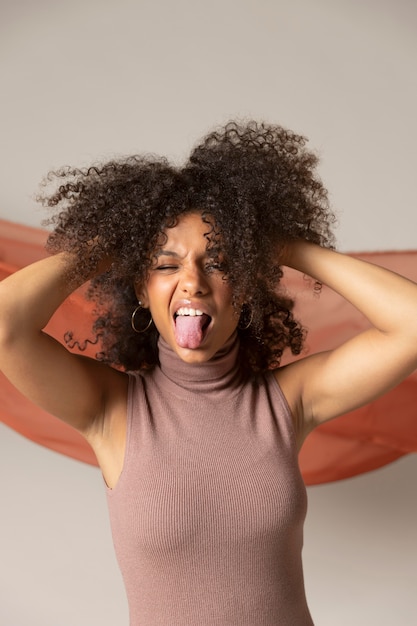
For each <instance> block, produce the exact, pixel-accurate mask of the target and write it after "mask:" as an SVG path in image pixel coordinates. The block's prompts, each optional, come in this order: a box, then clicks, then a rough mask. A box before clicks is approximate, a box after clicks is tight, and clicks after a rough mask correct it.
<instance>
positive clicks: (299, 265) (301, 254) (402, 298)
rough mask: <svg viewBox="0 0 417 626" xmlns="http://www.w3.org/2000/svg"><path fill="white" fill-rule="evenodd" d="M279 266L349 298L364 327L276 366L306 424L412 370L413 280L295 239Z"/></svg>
mask: <svg viewBox="0 0 417 626" xmlns="http://www.w3.org/2000/svg"><path fill="white" fill-rule="evenodd" d="M286 264H287V265H288V266H290V267H293V268H295V269H296V270H299V271H300V272H302V273H304V274H308V275H309V276H311V277H313V278H315V279H317V280H319V281H320V282H321V283H323V284H325V285H327V286H328V287H330V288H331V289H333V290H334V291H336V292H337V293H339V294H340V295H342V296H343V297H344V298H346V300H348V301H349V302H351V303H352V304H353V305H354V306H355V307H356V308H357V309H358V310H359V311H361V312H362V313H363V314H364V315H365V316H366V317H367V318H368V320H369V321H370V323H371V324H372V327H371V328H370V329H369V330H366V331H365V332H363V333H361V334H359V335H357V336H356V337H354V338H353V339H351V340H349V341H347V342H346V343H344V344H342V345H341V346H340V347H338V348H336V349H335V350H333V351H329V352H325V353H320V354H316V355H312V356H310V357H306V358H305V359H302V360H301V361H298V362H296V363H293V364H291V365H289V366H287V367H286V368H282V371H281V370H278V371H277V378H278V380H279V382H280V384H281V385H282V387H283V390H284V393H285V394H286V395H287V398H288V400H289V403H290V405H291V406H292V408H293V411H294V413H295V414H296V415H297V417H298V418H299V419H302V420H304V423H305V425H306V426H307V428H311V427H314V426H315V425H317V424H319V423H321V422H324V421H326V420H329V419H331V418H333V417H336V416H338V415H341V414H343V413H347V412H348V411H351V410H354V409H356V408H358V407H359V406H362V405H364V404H366V403H368V402H371V401H372V400H374V399H375V398H377V397H378V396H380V395H382V394H383V393H385V392H386V391H388V390H389V389H390V388H392V387H394V386H395V385H397V384H398V383H399V382H401V380H403V379H404V378H405V377H406V376H408V375H409V374H410V373H411V372H412V371H413V370H414V369H415V368H416V367H417V285H416V284H415V283H413V282H412V281H409V280H407V279H406V278H404V277H402V276H399V275H398V274H395V273H394V272H390V271H389V270H386V269H383V268H381V267H378V266H376V265H373V264H371V263H367V262H365V261H361V260H359V259H356V258H353V257H351V256H346V255H344V254H340V253H338V252H334V251H332V250H328V249H324V248H320V247H319V246H316V245H314V244H310V243H307V242H301V241H300V242H296V243H294V244H291V245H290V246H289V248H288V252H287V257H286Z"/></svg>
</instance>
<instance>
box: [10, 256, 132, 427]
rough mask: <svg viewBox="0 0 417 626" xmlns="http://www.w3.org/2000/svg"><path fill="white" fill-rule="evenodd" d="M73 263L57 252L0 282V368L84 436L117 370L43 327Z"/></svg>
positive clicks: (116, 377)
mask: <svg viewBox="0 0 417 626" xmlns="http://www.w3.org/2000/svg"><path fill="white" fill-rule="evenodd" d="M77 262H78V261H77V259H76V258H75V256H73V255H71V254H70V253H60V254H57V255H55V256H51V257H48V258H47V259H44V260H42V261H38V262H37V263H34V264H33V265H30V266H27V267H25V268H24V269H22V270H20V271H19V272H16V273H15V274H13V275H11V276H10V277H8V278H7V279H5V280H3V281H2V282H1V283H0V370H1V371H2V372H3V373H4V374H5V375H6V376H7V378H8V379H9V380H10V381H11V382H12V383H13V385H15V387H16V388H17V389H19V390H20V391H21V392H22V393H23V394H24V395H25V396H27V397H28V398H29V399H30V400H32V401H33V402H34V403H36V404H37V405H39V406H41V407H42V408H44V409H45V410H47V411H48V412H50V413H52V414H53V415H55V416H57V417H59V418H61V419H63V420H64V421H66V422H68V423H69V424H71V425H72V426H74V427H75V428H77V429H78V430H79V431H81V432H82V433H84V434H85V435H87V434H88V432H89V430H90V428H91V427H92V425H93V424H94V423H95V422H96V420H98V419H99V418H100V417H101V416H102V415H103V411H104V407H105V406H106V401H107V397H106V395H107V394H108V393H109V392H111V390H112V389H114V385H115V384H117V380H119V379H120V377H121V376H122V374H120V373H119V372H116V371H115V370H113V369H112V368H110V367H108V366H105V365H103V364H100V363H98V362H96V361H94V360H93V359H88V358H86V357H82V356H78V355H74V354H71V353H70V352H69V351H68V350H67V349H66V348H65V347H64V346H62V345H61V344H60V343H59V342H58V341H56V340H55V339H53V338H52V337H50V336H49V335H47V334H46V333H45V332H44V331H43V329H44V327H45V326H46V324H47V323H48V321H49V319H50V318H51V316H52V315H53V313H54V312H55V311H56V309H57V308H58V307H59V305H60V304H61V303H62V302H63V301H64V300H65V299H66V298H67V296H69V295H70V293H71V292H72V291H73V290H74V286H72V287H70V286H69V284H68V270H69V269H70V268H71V265H72V264H74V263H77Z"/></svg>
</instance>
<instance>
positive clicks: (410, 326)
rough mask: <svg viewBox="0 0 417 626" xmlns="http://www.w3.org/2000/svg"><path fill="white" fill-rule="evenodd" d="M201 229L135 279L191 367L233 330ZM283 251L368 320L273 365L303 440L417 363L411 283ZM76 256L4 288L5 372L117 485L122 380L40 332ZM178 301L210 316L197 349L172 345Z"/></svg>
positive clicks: (189, 221) (37, 268)
mask: <svg viewBox="0 0 417 626" xmlns="http://www.w3.org/2000/svg"><path fill="white" fill-rule="evenodd" d="M206 229H207V225H204V223H203V222H202V220H201V216H200V215H199V214H198V213H192V214H187V215H185V216H183V217H182V218H181V219H180V220H179V222H178V224H177V226H175V227H174V228H172V229H168V230H167V232H166V235H167V241H166V243H164V250H165V252H164V253H163V254H160V251H158V250H157V251H156V253H159V254H157V256H156V260H155V264H154V266H153V267H152V268H151V271H150V273H149V276H148V278H147V280H146V282H145V283H144V284H143V285H137V286H136V293H137V296H138V298H139V299H141V300H142V301H143V304H144V305H145V306H147V307H149V309H150V311H151V313H152V316H153V319H154V322H155V324H156V326H157V328H158V330H159V331H160V333H161V335H162V336H163V337H164V339H165V340H166V341H167V342H168V343H169V345H170V346H171V347H172V348H173V349H174V350H175V352H176V353H177V354H178V356H179V357H180V358H181V359H183V360H184V361H187V362H189V363H197V362H202V361H205V360H208V359H210V358H211V357H212V356H213V355H214V354H215V353H216V352H217V350H218V349H219V348H220V347H221V346H222V345H223V344H224V343H225V341H227V339H228V338H229V337H230V335H231V334H232V333H233V332H234V330H235V328H236V325H237V319H236V315H235V313H234V311H233V307H232V304H231V302H232V294H231V291H230V287H229V285H228V283H227V281H225V280H223V276H222V272H221V268H219V267H212V266H211V265H212V261H211V260H210V258H209V256H208V255H207V252H206V244H207V240H206V238H205V237H204V233H205V232H206ZM167 251H169V253H168V254H167ZM285 254H286V258H285V264H286V265H289V266H290V267H293V268H295V269H297V270H299V271H300V272H302V273H303V274H308V275H310V276H312V277H314V278H316V279H317V280H319V281H320V282H322V283H323V284H325V285H328V286H329V287H330V288H332V289H334V290H335V291H337V292H338V293H339V294H341V295H342V296H343V297H345V298H346V299H347V300H349V301H350V302H351V303H352V304H353V305H354V306H356V307H357V308H358V309H359V310H360V311H361V312H362V313H363V314H364V315H365V316H366V317H367V318H368V319H369V321H370V322H371V325H372V327H371V328H370V329H369V330H367V331H365V332H363V333H361V334H359V335H357V336H356V337H354V338H353V339H351V340H349V341H347V342H346V343H344V344H342V345H341V346H340V347H339V348H337V349H335V350H333V351H330V352H324V353H320V354H316V355H312V356H310V357H307V358H304V359H301V360H300V361H297V362H295V363H292V364H290V365H288V366H286V367H282V368H279V369H278V370H276V372H275V376H276V379H277V381H278V383H279V384H280V386H281V388H282V391H283V393H284V395H285V397H286V399H287V401H288V403H289V406H290V408H291V411H292V415H293V419H294V424H295V429H296V433H297V435H298V438H299V444H300V445H301V443H302V441H303V439H304V437H305V436H306V434H307V433H308V432H310V431H311V430H312V429H313V428H314V427H315V426H317V425H318V424H320V423H322V422H324V421H327V420H329V419H332V418H334V417H336V416H338V415H341V414H342V413H346V412H348V411H351V410H353V409H355V408H357V407H359V406H361V405H363V404H366V403H368V402H370V401H372V400H373V399H375V398H376V397H378V396H379V395H381V394H383V393H384V392H386V391H388V390H389V389H390V388H391V387H393V386H395V385H396V384H398V383H399V382H400V381H401V380H402V379H404V378H405V377H406V376H408V375H409V374H410V373H411V372H412V371H413V370H414V369H415V368H416V367H417V347H416V346H417V314H416V311H417V285H416V284H414V283H412V282H411V281H408V280H407V279H405V278H403V277H401V276H398V275H396V274H394V273H392V272H389V271H388V270H385V269H383V268H380V267H376V266H374V265H372V264H369V263H366V262H364V261H361V260H358V259H354V258H352V257H348V256H345V255H343V254H339V253H337V252H334V251H331V250H328V249H323V248H320V247H319V246H316V245H314V244H310V243H307V242H304V241H298V242H294V243H289V244H288V245H287V246H286V251H285ZM76 263H77V260H76V258H75V257H74V256H72V255H71V254H68V253H61V254H58V255H56V256H53V257H50V258H47V259H44V260H42V261H39V262H38V263H35V264H33V265H30V266H28V267H26V268H24V269H22V270H21V271H19V272H16V273H15V274H13V275H12V276H10V277H9V278H7V279H5V280H4V281H2V282H1V283H0V368H1V369H2V371H3V372H4V374H5V375H6V376H7V377H8V378H9V379H10V381H11V382H12V383H13V384H14V385H15V386H16V387H17V388H18V389H19V390H20V391H21V392H22V393H23V394H24V395H26V396H27V397H28V398H29V399H31V400H32V401H33V402H35V403H36V404H38V405H39V406H41V407H42V408H44V409H45V410H47V411H48V412H50V413H52V414H54V415H56V416H57V417H59V418H61V419H62V420H64V421H66V422H67V423H69V424H71V425H72V426H74V427H75V428H76V429H78V430H79V431H80V432H81V433H82V434H83V435H84V436H85V437H86V439H87V440H88V441H89V442H90V444H91V445H92V447H93V449H94V451H95V453H96V455H97V459H98V462H99V465H100V467H101V470H102V472H103V476H104V478H105V480H106V482H107V484H108V485H109V486H110V487H114V486H115V485H116V483H117V480H118V478H119V476H120V473H121V470H122V467H123V459H124V450H125V440H126V408H127V375H126V374H124V373H122V372H120V371H117V370H114V369H113V368H111V367H108V366H106V365H103V364H101V363H98V362H96V361H94V360H92V359H89V358H86V357H82V356H79V355H74V354H71V353H69V352H68V351H67V350H66V348H65V347H63V346H62V345H61V344H60V343H59V342H57V341H55V340H54V339H53V338H51V337H50V336H49V335H47V334H46V333H45V332H44V331H43V328H44V327H45V326H46V324H47V322H48V321H49V319H50V317H51V316H52V314H53V313H54V311H55V310H56V309H57V308H58V307H59V305H60V304H61V303H62V302H63V300H64V299H65V298H66V297H67V296H69V295H70V293H71V291H72V290H73V288H70V287H69V286H68V281H67V280H66V271H67V269H68V267H69V266H71V265H72V264H76ZM393 294H395V297H393ZM184 303H188V304H187V306H195V307H197V308H200V309H202V310H203V311H206V312H207V313H208V314H209V315H210V316H211V322H210V327H209V329H208V331H207V334H206V335H205V337H204V340H203V342H202V343H201V345H200V346H199V347H198V348H197V349H195V350H191V349H188V348H182V347H181V346H178V345H177V344H176V341H175V333H174V329H173V314H174V312H175V310H176V307H178V306H180V305H183V304H184Z"/></svg>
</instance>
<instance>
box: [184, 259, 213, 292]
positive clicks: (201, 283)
mask: <svg viewBox="0 0 417 626" xmlns="http://www.w3.org/2000/svg"><path fill="white" fill-rule="evenodd" d="M179 286H180V289H181V291H182V292H183V293H184V294H187V295H189V296H201V295H204V294H205V293H207V291H208V284H207V280H206V277H205V276H204V272H203V271H202V269H200V268H199V267H197V266H194V265H193V266H192V267H187V268H184V269H183V271H182V273H181V278H180V285H179Z"/></svg>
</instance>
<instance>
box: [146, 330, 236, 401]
mask: <svg viewBox="0 0 417 626" xmlns="http://www.w3.org/2000/svg"><path fill="white" fill-rule="evenodd" d="M158 349H159V363H160V371H161V372H162V374H163V375H164V376H166V378H168V379H169V380H170V381H171V382H173V383H175V384H176V385H179V386H180V387H182V388H183V389H188V390H189V391H194V392H203V391H205V392H213V391H222V390H226V389H228V390H229V391H231V390H232V389H233V388H236V387H237V386H238V385H239V383H240V382H241V379H242V375H241V370H240V368H239V364H238V355H239V339H238V336H237V333H236V332H235V333H233V335H232V336H231V337H230V339H228V341H227V342H226V343H225V344H224V346H223V347H222V348H221V349H220V350H219V351H218V352H217V353H216V354H215V355H214V357H213V358H211V359H210V360H209V361H206V362H205V363H186V362H185V361H182V360H181V359H180V357H179V356H178V355H177V354H176V353H175V352H174V350H173V349H172V348H171V347H170V346H169V345H168V343H167V342H166V341H165V340H164V339H163V338H162V337H159V342H158Z"/></svg>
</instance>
